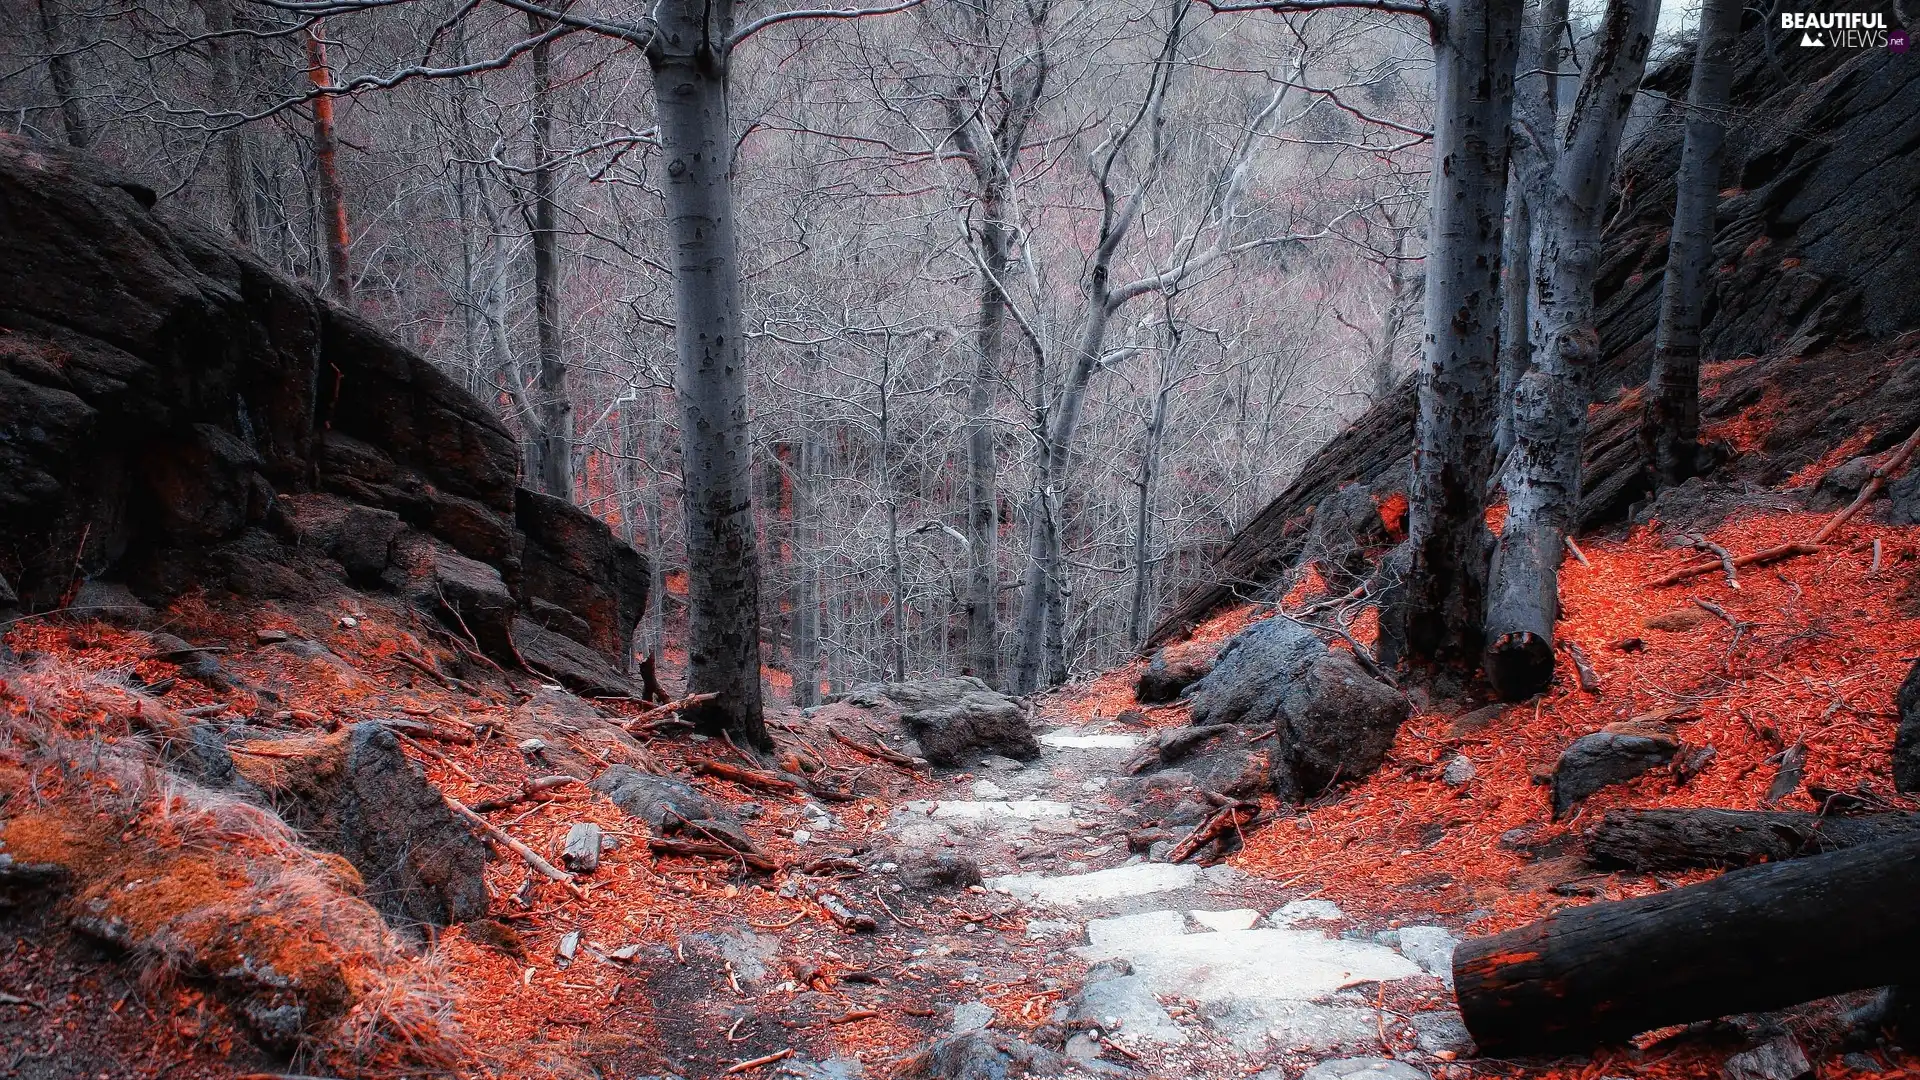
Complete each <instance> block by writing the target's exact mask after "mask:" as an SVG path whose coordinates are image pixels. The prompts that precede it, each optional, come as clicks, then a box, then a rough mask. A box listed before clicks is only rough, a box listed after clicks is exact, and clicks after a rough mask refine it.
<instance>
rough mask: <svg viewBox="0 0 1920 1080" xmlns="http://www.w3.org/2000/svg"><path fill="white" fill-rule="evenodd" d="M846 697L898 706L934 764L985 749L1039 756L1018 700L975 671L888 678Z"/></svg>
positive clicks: (956, 761) (1020, 757)
mask: <svg viewBox="0 0 1920 1080" xmlns="http://www.w3.org/2000/svg"><path fill="white" fill-rule="evenodd" d="M847 700H848V701H849V702H850V703H852V704H855V705H864V706H867V707H869V708H877V707H881V706H884V705H889V704H890V705H892V706H894V707H895V708H897V709H898V710H899V712H900V722H901V723H902V724H903V725H905V726H906V729H907V731H908V733H910V734H911V735H912V736H913V737H914V738H915V739H917V740H919V743H920V752H921V755H922V756H924V757H925V758H926V759H927V760H928V761H930V762H932V763H933V764H935V765H942V766H958V765H965V764H970V763H972V762H974V761H977V760H978V759H979V758H980V757H981V756H982V755H985V754H1002V755H1005V756H1006V757H1010V758H1013V759H1015V760H1016V761H1032V760H1033V759H1034V758H1037V757H1039V756H1040V743H1039V742H1038V741H1037V740H1036V739H1035V738H1034V736H1033V726H1032V725H1031V724H1029V723H1027V717H1026V712H1025V710H1024V709H1022V708H1021V707H1020V703H1019V702H1017V701H1015V700H1013V699H1012V698H1010V697H1008V696H1007V695H1005V694H1002V693H1000V692H999V691H998V690H995V689H993V688H992V687H990V686H988V685H987V684H986V683H984V682H981V681H980V680H979V679H976V678H974V677H973V676H971V675H957V676H954V677H952V678H948V679H922V680H919V681H917V682H898V683H886V684H885V685H882V686H873V687H867V688H864V689H861V690H856V691H854V692H853V693H852V694H849V695H848V696H847Z"/></svg>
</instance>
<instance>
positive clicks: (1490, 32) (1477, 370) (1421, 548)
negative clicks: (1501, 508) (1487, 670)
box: [1383, 0, 1522, 667]
mask: <svg viewBox="0 0 1920 1080" xmlns="http://www.w3.org/2000/svg"><path fill="white" fill-rule="evenodd" d="M1521 6H1522V5H1521V0H1455V2H1453V3H1448V4H1445V5H1443V6H1442V7H1441V8H1440V10H1439V12H1438V13H1437V14H1436V17H1435V21H1434V28H1433V50H1434V87H1435V91H1436V103H1435V110H1434V139H1433V177H1432V184H1431V196H1430V197H1431V199H1432V211H1431V213H1432V217H1431V220H1430V224H1429V227H1428V254H1427V281H1426V310H1425V323H1426V330H1425V333H1424V350H1423V351H1424V355H1423V357H1422V359H1421V369H1420V376H1419V405H1418V412H1417V416H1416V420H1415V424H1414V450H1413V480H1412V485H1411V488H1412V490H1411V491H1410V492H1409V497H1408V501H1409V504H1410V505H1409V509H1408V515H1407V534H1408V539H1407V545H1408V560H1407V579H1406V582H1405V587H1404V589H1403V591H1402V595H1401V597H1400V598H1399V599H1398V600H1397V601H1396V603H1395V604H1394V606H1393V609H1392V610H1391V611H1388V612H1386V613H1385V615H1386V617H1387V618H1388V619H1389V620H1390V621H1391V622H1396V623H1399V624H1400V625H1399V626H1397V627H1393V628H1390V630H1389V632H1388V633H1385V634H1383V642H1385V641H1387V640H1391V641H1393V642H1394V643H1395V649H1396V650H1398V649H1404V651H1405V653H1406V655H1407V656H1409V657H1410V658H1412V659H1416V660H1420V661H1423V662H1433V663H1440V664H1445V665H1448V666H1454V667H1466V666H1469V665H1471V664H1472V663H1473V662H1474V661H1475V659H1477V657H1478V655H1479V652H1480V633H1479V626H1480V620H1481V615H1482V613H1483V610H1484V604H1485V593H1486V558H1487V555H1486V551H1487V539H1488V537H1487V527H1486V520H1485V511H1486V492H1487V474H1488V473H1489V472H1490V471H1491V470H1492V468H1493V460H1492V457H1493V453H1492V451H1493V420H1494V415H1495V401H1494V395H1495V390H1496V373H1495V366H1496V364H1497V360H1498V355H1499V348H1500V247H1501V237H1502V232H1503V229H1502V218H1503V215H1504V212H1505V210H1506V189H1507V158H1508V150H1509V147H1510V143H1511V140H1510V138H1509V135H1508V130H1507V127H1508V122H1509V120H1510V118H1511V115H1512V111H1513V64H1514V57H1515V53H1516V50H1517V44H1516V43H1517V38H1518V35H1519V32H1520V16H1521ZM1389 658H1390V659H1397V657H1389Z"/></svg>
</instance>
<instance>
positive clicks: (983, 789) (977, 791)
mask: <svg viewBox="0 0 1920 1080" xmlns="http://www.w3.org/2000/svg"><path fill="white" fill-rule="evenodd" d="M973 797H974V798H976V799H997V800H1000V801H1002V802H1004V801H1006V798H1007V789H1006V788H1003V787H1001V786H1000V785H999V784H996V783H994V782H993V781H991V780H975V781H974V782H973Z"/></svg>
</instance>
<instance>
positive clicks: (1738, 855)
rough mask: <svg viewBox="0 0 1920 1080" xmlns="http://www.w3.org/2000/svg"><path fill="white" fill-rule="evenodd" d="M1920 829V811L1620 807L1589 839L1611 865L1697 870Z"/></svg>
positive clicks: (1602, 862) (1592, 850) (1600, 859)
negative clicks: (1844, 813) (1833, 813)
mask: <svg viewBox="0 0 1920 1080" xmlns="http://www.w3.org/2000/svg"><path fill="white" fill-rule="evenodd" d="M1909 835H1920V813H1893V814H1869V815H1865V816H1862V817H1821V816H1820V815H1818V814H1811V813H1805V812H1802V811H1797V810H1795V811H1789V810H1779V811H1768V810H1614V811H1610V812H1609V813H1608V814H1607V816H1606V817H1604V818H1602V819H1601V820H1600V824H1599V825H1598V826H1596V827H1595V828H1594V830H1593V834H1592V835H1591V836H1590V837H1589V838H1588V840H1587V861H1588V862H1591V863H1593V864H1594V865H1596V866H1600V867H1604V868H1608V869H1624V870H1638V871H1655V870H1690V869H1695V868H1698V867H1737V866H1750V865H1752V864H1754V863H1759V862H1782V861H1784V860H1787V859H1797V858H1800V857H1802V856H1806V855H1818V854H1821V853H1823V852H1827V851H1838V850H1840V849H1842V848H1851V847H1859V846H1860V845H1862V844H1871V843H1876V842H1878V841H1881V840H1891V839H1896V838H1899V837H1903V836H1909Z"/></svg>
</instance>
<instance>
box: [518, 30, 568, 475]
mask: <svg viewBox="0 0 1920 1080" xmlns="http://www.w3.org/2000/svg"><path fill="white" fill-rule="evenodd" d="M547 30H548V25H547V21H546V20H545V19H542V18H541V17H540V16H538V15H528V16H527V32H528V33H529V34H531V35H533V36H535V37H538V36H539V35H541V34H544V33H546V32H547ZM552 48H553V43H552V42H551V41H542V42H541V43H540V44H538V45H535V46H534V47H533V49H532V50H531V56H530V57H529V59H530V61H531V65H532V68H533V125H532V126H533V206H532V207H531V209H532V225H533V228H532V230H531V232H532V237H531V239H532V241H533V243H532V247H533V309H534V330H535V336H536V339H537V341H538V346H539V349H538V351H539V364H540V368H539V390H538V396H537V397H536V399H535V401H534V411H533V420H534V424H533V427H534V431H533V438H532V440H531V442H532V450H533V453H532V454H531V455H530V456H531V458H532V464H533V466H534V468H533V470H532V472H533V474H534V475H533V482H534V483H535V484H536V485H537V486H538V487H539V489H540V490H541V491H543V492H545V493H546V494H548V495H551V496H553V497H554V498H556V499H565V500H567V501H568V502H572V501H573V397H572V395H571V394H569V393H568V391H567V359H566V353H565V346H564V344H563V343H562V342H561V340H560V233H559V230H558V226H557V224H556V221H555V218H556V215H557V210H558V208H557V207H556V206H555V203H554V193H553V188H554V168H555V163H554V160H553V56H552V53H551V50H552Z"/></svg>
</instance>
